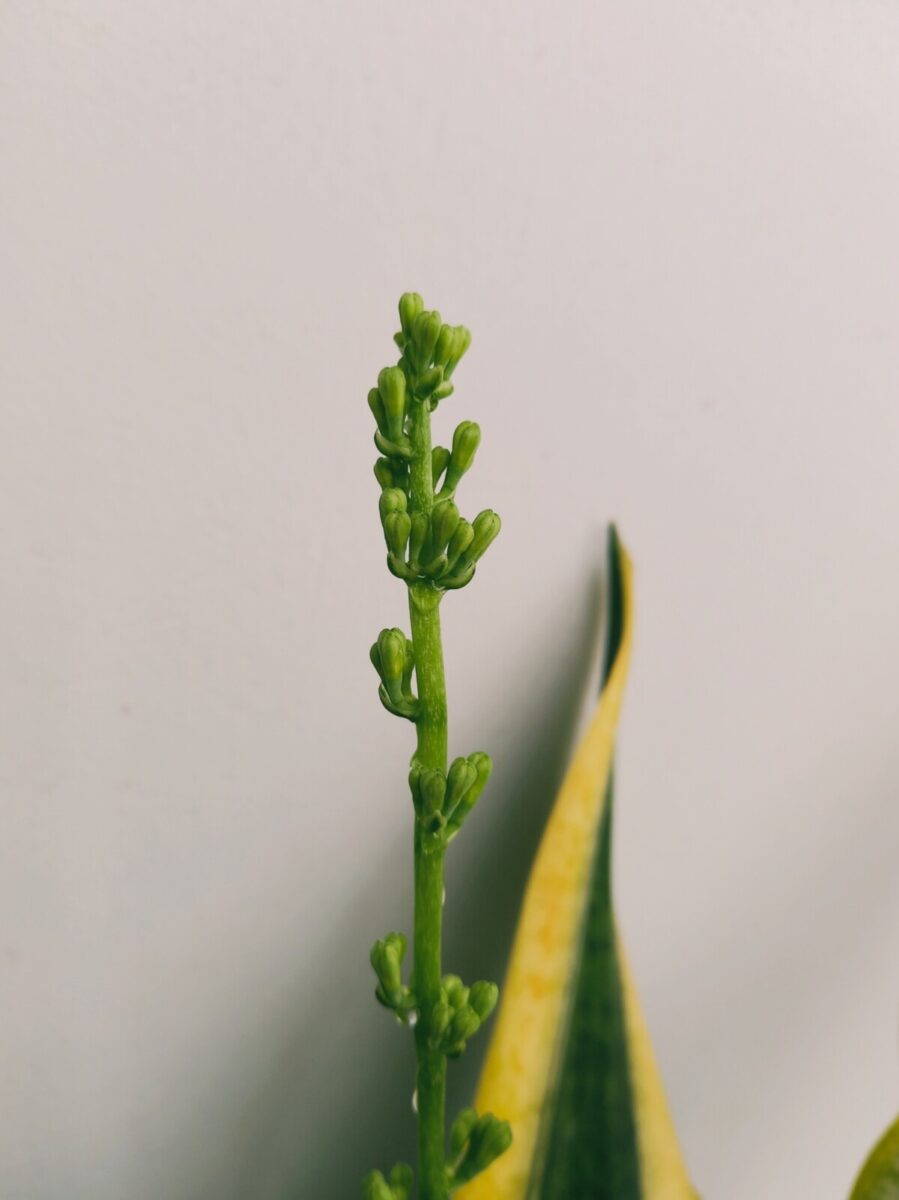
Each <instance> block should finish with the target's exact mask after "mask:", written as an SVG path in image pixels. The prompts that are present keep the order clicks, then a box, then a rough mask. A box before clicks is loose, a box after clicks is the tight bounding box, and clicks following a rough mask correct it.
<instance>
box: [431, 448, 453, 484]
mask: <svg viewBox="0 0 899 1200" xmlns="http://www.w3.org/2000/svg"><path fill="white" fill-rule="evenodd" d="M449 460H450V452H449V450H447V448H446V446H435V447H434V449H433V450H432V451H431V479H432V480H433V483H434V486H435V487H436V486H437V480H438V479H439V478H440V476H441V475H442V474H443V472H444V471H445V470H446V468H447V464H448V463H449Z"/></svg>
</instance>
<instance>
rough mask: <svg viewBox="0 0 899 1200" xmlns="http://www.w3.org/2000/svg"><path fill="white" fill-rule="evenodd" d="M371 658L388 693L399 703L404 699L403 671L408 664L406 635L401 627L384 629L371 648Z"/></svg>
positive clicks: (395, 702)
mask: <svg viewBox="0 0 899 1200" xmlns="http://www.w3.org/2000/svg"><path fill="white" fill-rule="evenodd" d="M371 660H372V662H373V663H374V666H375V670H376V671H377V672H378V674H379V675H380V676H381V682H382V683H383V684H384V689H385V691H386V692H387V695H388V696H389V697H390V699H391V700H392V701H393V702H394V704H399V703H401V702H402V699H403V692H402V684H403V672H404V669H405V665H406V635H405V634H404V633H403V631H402V630H401V629H382V630H381V632H380V633H379V634H378V640H377V642H375V644H374V646H372V648H371Z"/></svg>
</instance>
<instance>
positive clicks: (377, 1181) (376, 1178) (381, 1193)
mask: <svg viewBox="0 0 899 1200" xmlns="http://www.w3.org/2000/svg"><path fill="white" fill-rule="evenodd" d="M362 1195H363V1196H364V1197H365V1200H394V1196H393V1188H392V1187H391V1186H390V1184H389V1183H388V1182H387V1180H386V1179H385V1178H384V1176H383V1175H382V1174H381V1172H380V1171H369V1173H368V1174H367V1175H366V1176H365V1178H364V1179H363V1180H362Z"/></svg>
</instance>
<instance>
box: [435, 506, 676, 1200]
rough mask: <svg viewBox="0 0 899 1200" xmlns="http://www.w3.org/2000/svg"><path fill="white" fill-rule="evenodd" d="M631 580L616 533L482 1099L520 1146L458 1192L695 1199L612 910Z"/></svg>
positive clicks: (515, 1197) (490, 1196)
mask: <svg viewBox="0 0 899 1200" xmlns="http://www.w3.org/2000/svg"><path fill="white" fill-rule="evenodd" d="M632 576H633V572H632V567H631V562H630V559H629V557H628V555H627V552H626V550H625V549H624V546H623V545H622V544H621V542H620V540H619V538H618V535H617V532H616V531H615V530H614V529H611V530H610V534H609V593H610V595H609V611H608V621H607V642H606V652H605V655H604V662H603V681H602V687H601V690H600V696H599V702H598V704H597V707H596V711H595V713H594V715H593V717H592V720H591V722H590V724H589V727H588V728H587V731H586V733H585V735H584V737H583V739H582V741H581V742H580V744H579V746H578V747H577V749H576V751H575V754H574V757H573V759H572V761H571V764H570V766H569V768H568V772H567V774H566V776H565V779H564V780H563V783H562V786H561V789H560V791H559V794H558V796H557V798H556V801H555V804H554V806H553V809H552V812H551V814H550V817H549V820H548V822H547V825H546V829H545V831H544V834H543V839H542V841H541V844H540V847H539V849H538V852H537V856H536V858H535V860H534V865H533V868H532V870H531V875H530V879H529V881H528V886H527V890H526V893H525V897H524V903H523V906H522V910H521V916H520V918H519V924H518V929H517V932H516V936H515V942H514V946H513V949H512V956H511V960H510V965H509V969H508V974H507V978H506V982H505V986H504V988H503V991H502V1001H501V1005H500V1009H499V1016H498V1019H497V1022H496V1026H495V1029H494V1033H493V1039H492V1041H491V1043H490V1046H489V1048H488V1051H487V1058H486V1062H485V1065H484V1070H483V1073H482V1077H481V1081H480V1084H479V1088H478V1093H477V1098H476V1105H477V1108H478V1111H480V1112H493V1113H496V1115H497V1116H499V1117H502V1118H504V1119H506V1120H508V1121H509V1122H510V1123H511V1125H512V1129H513V1135H514V1137H513V1142H512V1146H511V1148H510V1149H509V1150H508V1151H507V1152H506V1153H505V1154H504V1155H503V1156H502V1157H501V1158H499V1159H497V1161H496V1162H495V1163H494V1164H493V1165H492V1166H491V1167H490V1168H489V1170H487V1171H485V1172H484V1174H483V1175H481V1176H479V1177H477V1178H476V1179H474V1180H473V1181H472V1182H471V1183H469V1184H468V1185H467V1186H466V1187H464V1188H462V1189H461V1190H460V1191H459V1192H458V1193H457V1195H458V1197H459V1198H460V1200H563V1197H564V1198H565V1200H574V1198H577V1200H695V1196H696V1193H695V1192H694V1191H693V1189H692V1187H691V1185H690V1182H689V1179H688V1176H687V1172H686V1168H685V1166H684V1163H683V1159H682V1157H681V1153H680V1150H679V1147H678V1144H677V1139H676V1137H675V1133H674V1127H673V1124H672V1121H671V1116H670V1113H669V1110H668V1105H667V1102H666V1100H665V1094H664V1090H663V1088H662V1083H661V1079H660V1077H659V1072H658V1069H657V1067H656V1063H655V1058H654V1055H653V1051H652V1046H651V1043H650V1040H649V1035H648V1033H647V1030H646V1024H645V1022H644V1020H643V1016H642V1013H641V1011H640V1005H639V1001H638V998H637V993H636V989H635V987H634V983H633V980H632V978H631V974H630V970H629V968H628V965H627V962H626V959H625V957H624V953H623V950H622V946H621V941H620V938H619V936H618V932H617V929H616V925H615V919H614V913H613V908H612V894H611V839H612V816H613V790H614V789H613V759H614V743H615V730H616V726H617V723H618V715H619V712H620V709H621V703H622V698H623V694H624V687H625V682H626V679H627V673H628V667H629V664H630V658H631V643H632V636H633V584H632Z"/></svg>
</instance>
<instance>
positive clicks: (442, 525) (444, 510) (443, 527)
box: [431, 500, 459, 554]
mask: <svg viewBox="0 0 899 1200" xmlns="http://www.w3.org/2000/svg"><path fill="white" fill-rule="evenodd" d="M458 525H459V510H458V508H456V506H455V504H453V502H452V500H440V501H439V502H438V503H437V504H435V505H434V507H433V509H432V510H431V552H432V553H433V554H442V553H443V551H444V549H445V548H446V545H447V543H448V542H449V540H450V538H451V537H452V536H453V534H454V533H455V532H456V529H457V527H458Z"/></svg>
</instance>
